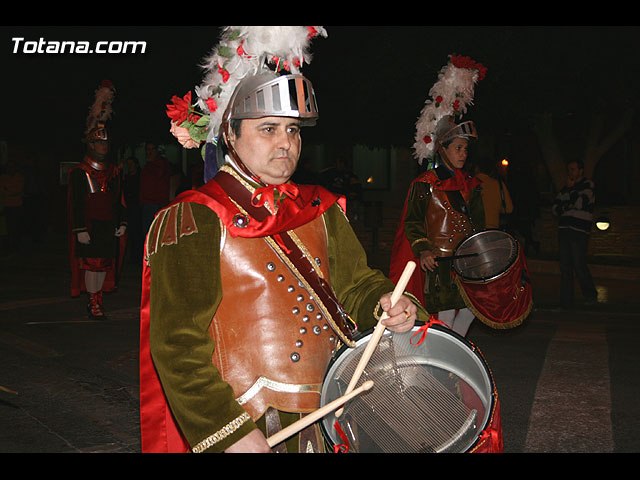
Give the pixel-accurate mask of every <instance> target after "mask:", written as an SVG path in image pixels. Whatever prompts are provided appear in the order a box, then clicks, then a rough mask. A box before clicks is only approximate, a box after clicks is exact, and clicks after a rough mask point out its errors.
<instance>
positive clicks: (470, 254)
mask: <svg viewBox="0 0 640 480" xmlns="http://www.w3.org/2000/svg"><path fill="white" fill-rule="evenodd" d="M478 255H480V254H479V253H467V254H465V255H451V256H450V257H435V258H434V260H435V261H436V262H439V261H440V260H455V259H457V258H467V257H477V256H478Z"/></svg>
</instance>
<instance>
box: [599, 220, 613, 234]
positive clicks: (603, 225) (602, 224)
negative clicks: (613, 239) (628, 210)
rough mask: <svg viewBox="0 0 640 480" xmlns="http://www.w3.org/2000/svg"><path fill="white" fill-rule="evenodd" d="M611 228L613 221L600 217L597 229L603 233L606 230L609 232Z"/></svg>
mask: <svg viewBox="0 0 640 480" xmlns="http://www.w3.org/2000/svg"><path fill="white" fill-rule="evenodd" d="M610 226H611V220H609V219H608V218H607V217H599V218H598V219H597V220H596V228H597V229H598V230H600V231H602V232H604V231H605V230H609V227H610Z"/></svg>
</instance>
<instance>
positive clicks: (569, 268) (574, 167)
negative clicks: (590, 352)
mask: <svg viewBox="0 0 640 480" xmlns="http://www.w3.org/2000/svg"><path fill="white" fill-rule="evenodd" d="M594 207H595V193H594V184H593V181H591V180H589V179H588V178H585V177H584V165H583V164H582V162H579V161H574V162H570V163H569V164H568V165H567V183H566V185H565V186H564V187H563V188H562V190H560V192H558V195H557V196H556V199H555V201H554V203H553V207H552V212H553V214H554V215H556V216H557V217H559V219H558V246H559V251H560V274H561V275H560V277H561V283H560V300H561V306H562V307H563V308H566V309H571V308H573V306H574V299H573V297H574V294H573V291H574V281H573V275H574V272H575V274H576V277H577V278H578V283H579V285H580V289H581V291H582V295H583V296H584V298H585V303H587V304H588V305H590V304H594V303H596V302H597V299H598V293H597V291H596V288H595V286H594V284H593V279H592V278H591V272H590V271H589V265H587V250H588V244H589V235H590V234H591V226H592V223H593V210H594Z"/></svg>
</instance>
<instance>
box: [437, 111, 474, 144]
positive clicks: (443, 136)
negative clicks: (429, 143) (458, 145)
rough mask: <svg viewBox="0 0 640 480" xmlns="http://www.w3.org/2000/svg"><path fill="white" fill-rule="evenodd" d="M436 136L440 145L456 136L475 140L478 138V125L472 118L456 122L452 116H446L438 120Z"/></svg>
mask: <svg viewBox="0 0 640 480" xmlns="http://www.w3.org/2000/svg"><path fill="white" fill-rule="evenodd" d="M434 136H435V137H436V142H437V143H438V144H439V145H444V144H445V143H447V142H448V141H450V140H453V139H454V138H466V139H467V140H475V139H477V138H478V133H477V132H476V126H475V125H474V123H473V122H472V121H471V120H467V121H466V122H462V123H455V122H454V121H453V118H452V117H451V116H446V117H443V118H442V119H441V120H440V122H438V125H437V127H436V131H435V135H434Z"/></svg>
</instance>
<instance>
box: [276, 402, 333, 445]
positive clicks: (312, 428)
mask: <svg viewBox="0 0 640 480" xmlns="http://www.w3.org/2000/svg"><path fill="white" fill-rule="evenodd" d="M304 415H305V414H301V415H300V416H301V418H302V417H304ZM264 419H265V427H266V437H267V438H269V437H272V436H273V435H275V434H276V433H278V432H279V431H280V430H282V423H281V422H280V415H279V413H278V410H276V409H275V408H273V407H269V408H267V410H266V411H265V412H264ZM272 450H273V452H274V453H287V446H286V442H281V443H279V444H278V445H274V446H273V448H272ZM324 452H325V448H324V442H323V440H322V435H321V434H320V432H319V426H318V423H317V422H316V423H313V424H311V425H309V426H308V427H306V428H304V429H303V430H302V431H301V432H299V434H298V453H324Z"/></svg>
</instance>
